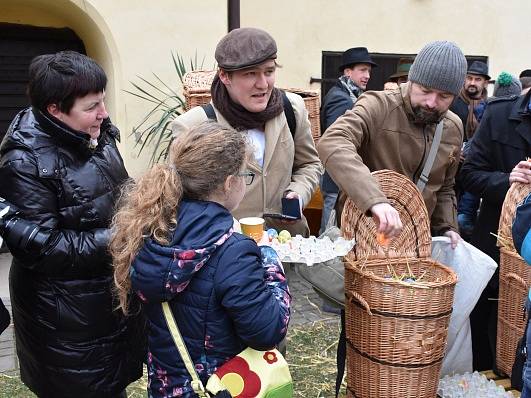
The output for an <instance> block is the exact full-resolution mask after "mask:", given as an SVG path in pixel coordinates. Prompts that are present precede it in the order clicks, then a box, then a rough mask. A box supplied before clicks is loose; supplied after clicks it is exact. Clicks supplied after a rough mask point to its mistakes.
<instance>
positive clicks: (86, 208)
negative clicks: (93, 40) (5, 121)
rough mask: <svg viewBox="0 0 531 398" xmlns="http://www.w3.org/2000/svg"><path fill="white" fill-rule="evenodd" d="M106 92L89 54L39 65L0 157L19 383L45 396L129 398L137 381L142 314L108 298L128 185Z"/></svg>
mask: <svg viewBox="0 0 531 398" xmlns="http://www.w3.org/2000/svg"><path fill="white" fill-rule="evenodd" d="M106 83H107V77H106V76H105V72H104V71H103V69H102V68H101V67H100V66H99V65H98V64H97V63H96V62H94V60H92V59H91V58H89V57H87V56H85V55H81V54H78V53H76V52H72V51H64V52H59V53H57V54H47V55H41V56H38V57H36V58H35V59H33V61H32V62H31V65H30V68H29V83H28V94H29V98H30V101H31V107H30V108H27V109H25V110H23V111H21V112H20V113H19V114H18V115H17V116H16V117H15V119H14V120H13V122H12V123H11V126H10V127H9V130H8V132H7V134H6V136H5V137H4V140H3V142H2V145H1V147H0V181H2V183H1V184H0V196H2V197H3V198H4V199H3V200H2V201H1V202H2V203H3V207H4V208H3V209H2V210H3V211H4V213H6V212H7V213H6V214H4V216H3V218H2V221H1V223H0V233H1V234H2V236H3V238H4V239H5V241H6V243H7V246H8V248H9V250H10V252H11V254H12V255H13V262H12V265H11V269H10V275H9V288H10V293H11V304H12V311H13V322H14V325H15V337H16V348H17V355H18V359H19V365H20V376H21V379H22V381H23V382H24V383H25V384H26V385H27V386H28V387H29V388H30V389H31V390H32V391H33V392H34V393H35V394H36V395H37V396H39V397H53V398H62V397H68V398H70V397H79V398H81V397H87V398H89V397H90V398H96V397H98V398H101V397H125V396H126V393H125V388H126V386H127V385H128V384H130V383H131V382H133V381H134V380H136V379H138V378H140V377H141V376H142V360H143V359H144V358H145V350H144V348H145V343H144V341H145V340H144V339H145V337H144V322H143V315H142V313H139V312H138V310H133V311H132V316H131V317H129V318H127V317H124V316H123V315H122V314H121V312H120V311H114V303H113V296H112V290H111V289H112V286H113V276H112V268H111V266H110V265H111V258H110V256H109V254H108V243H109V236H110V230H109V224H110V222H111V217H112V211H113V208H114V205H115V201H116V199H117V197H118V195H119V192H120V187H121V185H122V184H123V183H124V181H126V180H127V179H128V175H127V172H126V170H125V167H124V164H123V161H122V158H121V156H120V153H119V152H118V148H117V146H116V141H117V140H118V139H119V132H118V129H117V128H116V127H115V126H113V125H112V124H111V122H110V120H109V115H108V113H107V111H106V109H105V104H104V98H105V86H106ZM131 307H132V308H133V309H134V308H136V309H138V308H139V307H138V305H137V303H136V304H135V301H132V303H131Z"/></svg>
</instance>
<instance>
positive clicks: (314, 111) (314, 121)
mask: <svg viewBox="0 0 531 398" xmlns="http://www.w3.org/2000/svg"><path fill="white" fill-rule="evenodd" d="M284 90H285V91H289V92H290V93H295V94H298V95H300V96H301V97H302V99H303V100H304V107H305V108H306V110H307V111H308V119H310V126H311V129H312V137H313V142H314V143H315V144H317V141H319V137H321V116H320V111H319V106H320V100H319V93H318V92H317V91H309V90H301V89H298V88H286V89H284Z"/></svg>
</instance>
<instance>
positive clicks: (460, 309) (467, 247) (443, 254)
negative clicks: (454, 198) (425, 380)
mask: <svg viewBox="0 0 531 398" xmlns="http://www.w3.org/2000/svg"><path fill="white" fill-rule="evenodd" d="M431 256H432V258H433V259H434V260H436V261H438V262H440V263H442V264H444V265H446V266H448V267H450V268H452V269H453V270H454V272H455V273H456V274H457V277H458V281H457V285H456V286H455V293H454V306H453V311H452V315H451V316H450V325H449V326H448V344H447V346H446V354H445V357H444V360H443V364H442V371H441V375H442V376H444V375H446V374H449V375H452V374H454V373H464V372H471V371H472V337H471V333H470V321H469V316H470V313H471V312H472V310H473V309H474V306H475V305H476V303H477V301H478V300H479V296H480V295H481V292H482V291H483V289H484V288H485V286H487V283H488V282H489V280H490V278H491V277H492V275H493V274H494V271H496V268H497V267H498V266H497V264H496V262H495V261H494V260H493V259H492V258H490V257H489V256H487V255H486V254H485V253H483V252H482V251H481V250H479V249H477V248H475V247H474V246H472V245H471V244H469V243H467V242H465V241H460V242H459V244H458V245H457V247H456V248H455V249H452V247H451V245H450V238H447V237H442V236H438V237H435V238H433V239H432V247H431Z"/></svg>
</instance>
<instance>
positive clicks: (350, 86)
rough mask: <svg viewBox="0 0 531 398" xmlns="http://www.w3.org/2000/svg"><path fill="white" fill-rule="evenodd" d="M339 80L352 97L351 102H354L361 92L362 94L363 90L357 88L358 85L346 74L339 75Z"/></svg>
mask: <svg viewBox="0 0 531 398" xmlns="http://www.w3.org/2000/svg"><path fill="white" fill-rule="evenodd" d="M339 81H340V83H341V85H342V86H343V87H345V89H346V90H347V92H348V95H350V98H351V99H352V103H353V104H355V103H356V101H357V100H358V97H359V96H360V95H361V94H363V90H362V89H361V88H359V87H358V86H356V84H355V83H354V82H353V81H352V80H350V78H349V77H348V76H345V75H343V76H341V77H340V78H339Z"/></svg>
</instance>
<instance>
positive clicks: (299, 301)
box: [0, 254, 338, 372]
mask: <svg viewBox="0 0 531 398" xmlns="http://www.w3.org/2000/svg"><path fill="white" fill-rule="evenodd" d="M10 263H11V256H10V255H9V254H0V297H1V298H2V301H3V302H4V304H5V305H6V307H7V308H8V309H9V310H11V302H10V300H9V288H8V274H9V265H10ZM285 271H286V277H287V278H288V284H289V288H290V293H291V296H292V304H291V322H290V326H291V327H293V326H301V325H305V324H308V323H312V322H317V321H328V320H336V319H337V317H338V315H335V314H332V313H328V312H323V311H322V310H321V307H322V300H321V299H320V298H319V296H318V295H317V293H315V292H314V290H313V289H312V288H311V287H310V286H309V285H308V284H307V283H306V282H305V281H303V280H302V279H301V277H300V276H299V275H298V274H296V273H295V271H294V270H293V268H292V267H291V266H290V265H286V269H285ZM16 368H17V359H16V355H15V343H14V330H13V324H11V325H10V326H9V327H8V328H7V329H6V330H5V331H4V333H2V335H0V372H7V371H10V370H14V369H16Z"/></svg>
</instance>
